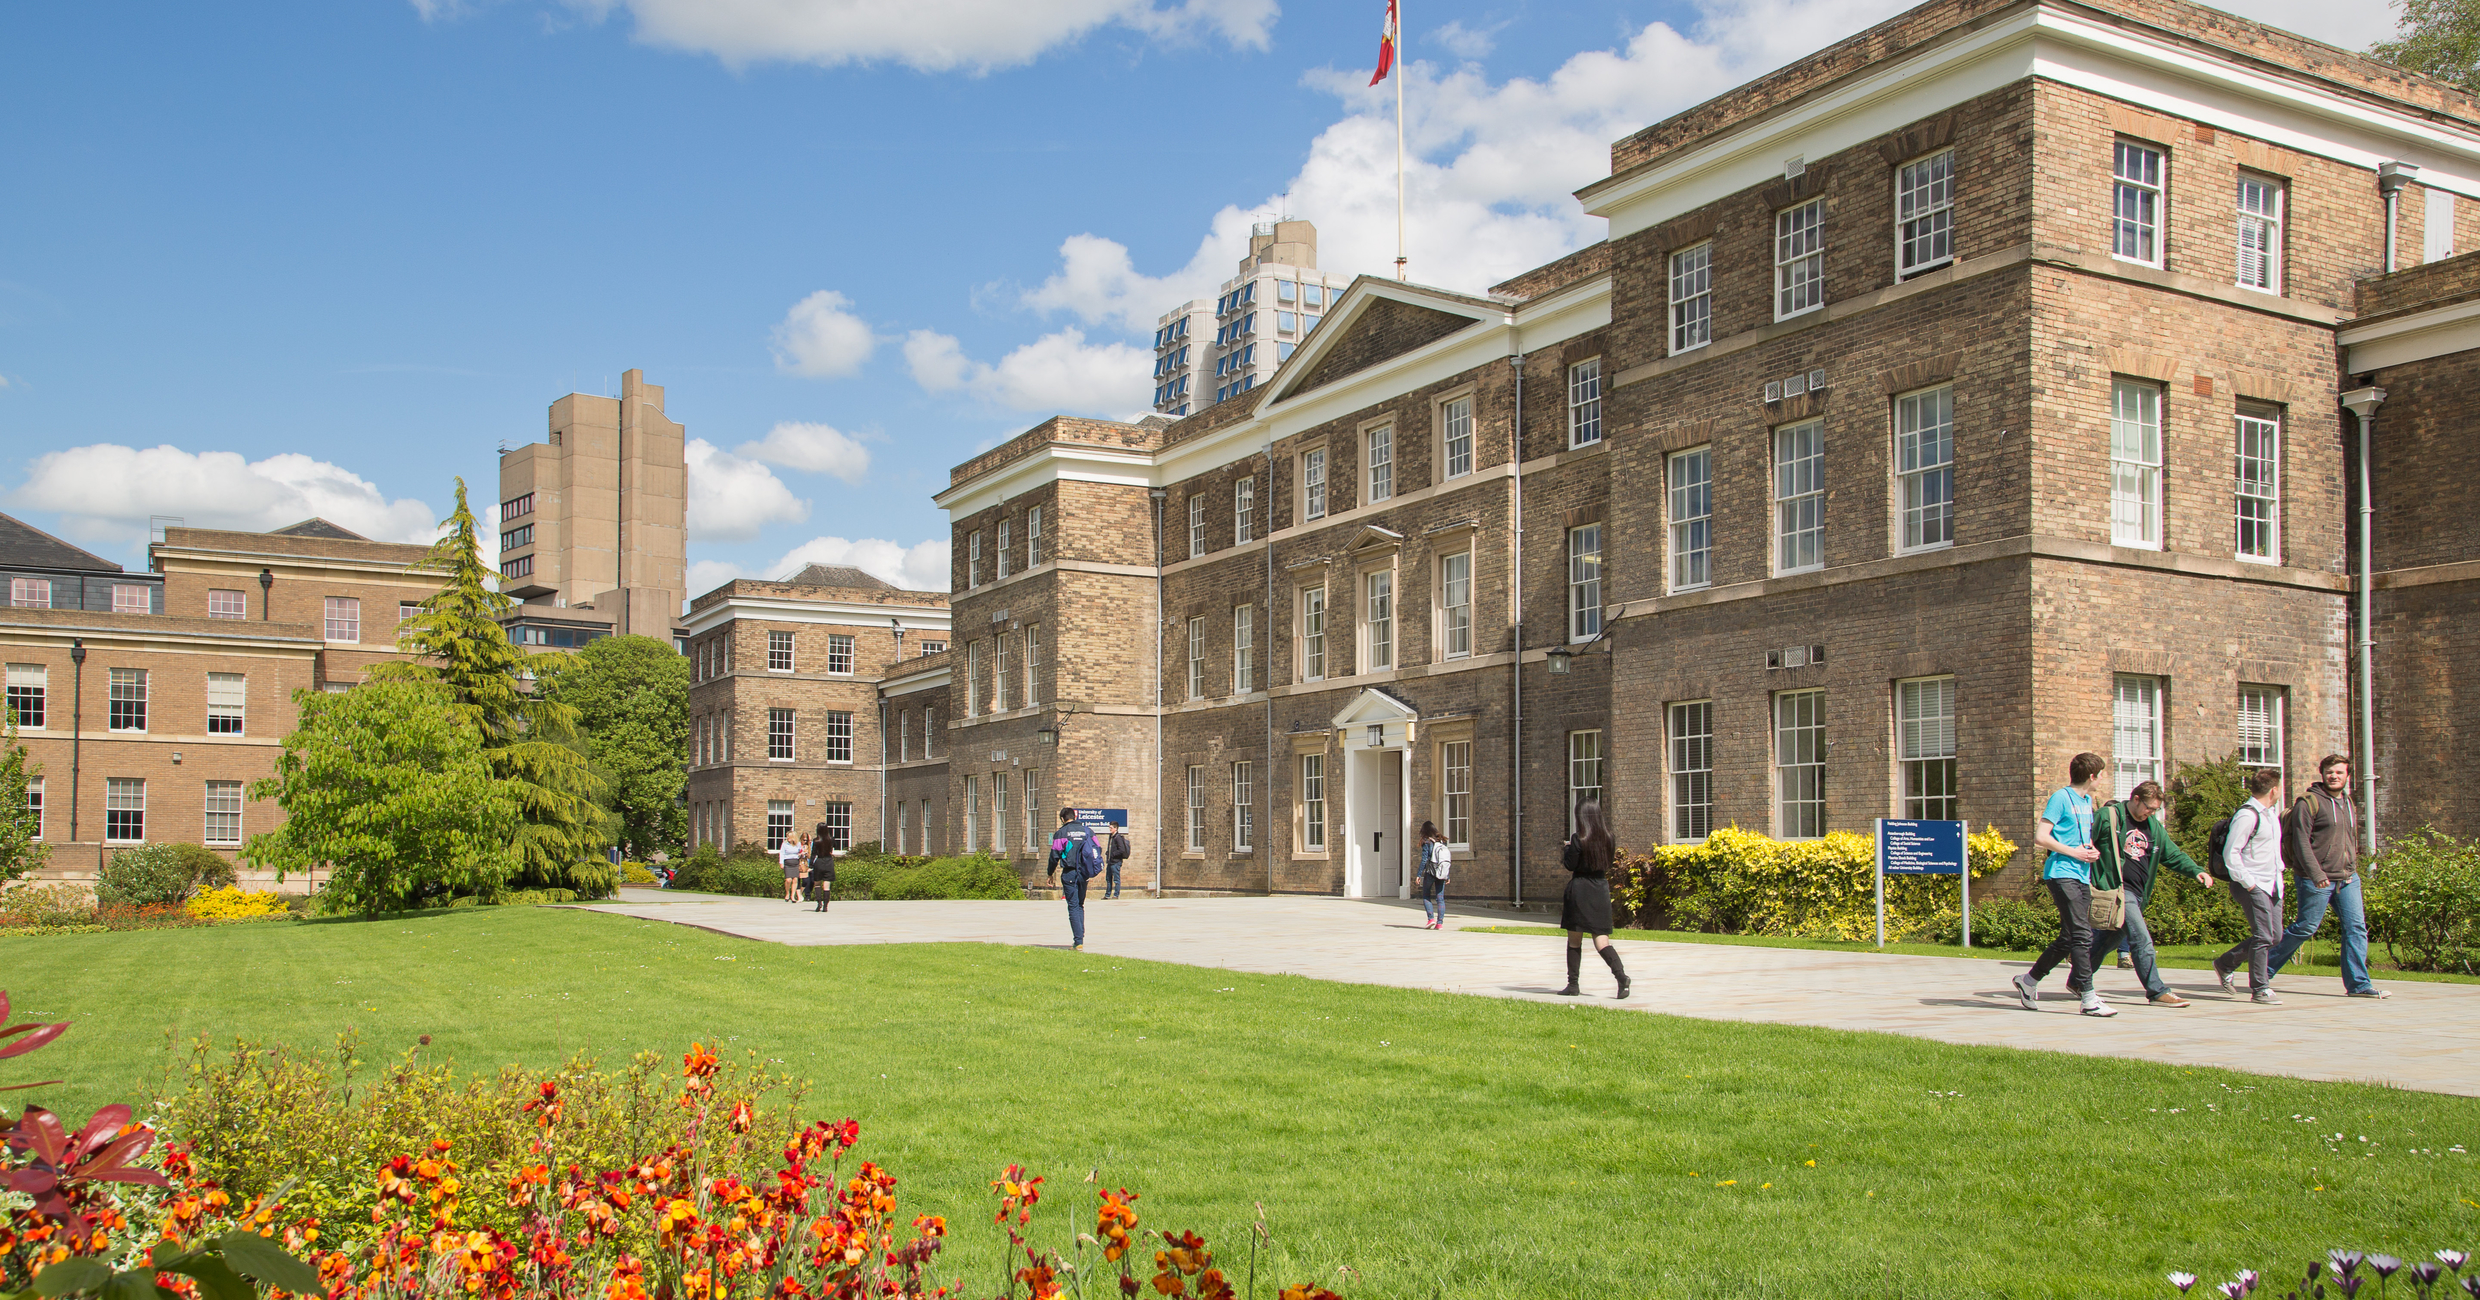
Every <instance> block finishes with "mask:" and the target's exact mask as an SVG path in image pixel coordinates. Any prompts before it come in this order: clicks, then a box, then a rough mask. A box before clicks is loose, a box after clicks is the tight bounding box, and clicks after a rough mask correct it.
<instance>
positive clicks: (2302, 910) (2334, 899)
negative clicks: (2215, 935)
mask: <svg viewBox="0 0 2480 1300" xmlns="http://www.w3.org/2000/svg"><path fill="white" fill-rule="evenodd" d="M2328 904H2331V905H2332V906H2333V908H2334V910H2335V911H2337V912H2339V913H2341V915H2342V987H2344V988H2346V989H2349V990H2350V991H2351V992H2353V993H2365V992H2367V991H2369V990H2370V989H2373V988H2375V987H2376V985H2374V984H2371V983H2369V982H2368V917H2367V915H2366V913H2364V912H2362V911H2361V910H2360V897H2359V877H2357V876H2353V877H2351V878H2350V879H2349V880H2345V881H2343V882H2342V883H2341V884H2338V885H2327V886H2325V887H2324V888H2322V889H2320V888H2318V887H2317V886H2315V885H2311V884H2307V883H2305V882H2302V883H2301V884H2300V886H2299V919H2298V920H2296V921H2293V922H2291V925H2290V928H2289V929H2287V930H2284V931H2283V932H2282V941H2281V942H2280V943H2277V944H2275V945H2274V946H2273V955H2272V956H2270V957H2268V958H2266V961H2265V965H2266V966H2267V967H2268V968H2269V969H2268V971H2267V973H2268V974H2271V975H2278V974H2281V973H2282V967H2283V966H2285V965H2286V964H2288V963H2289V962H2290V959H2291V958H2293V957H2296V956H2298V955H2299V945H2301V944H2303V943H2306V942H2307V941H2308V940H2309V939H2311V938H2314V937H2315V936H2316V928H2317V927H2318V926H2320V925H2323V924H2324V923H2325V908H2326V906H2327V905H2328Z"/></svg>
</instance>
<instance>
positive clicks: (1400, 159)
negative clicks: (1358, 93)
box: [1393, 0, 1404, 282]
mask: <svg viewBox="0 0 2480 1300" xmlns="http://www.w3.org/2000/svg"><path fill="white" fill-rule="evenodd" d="M1393 8H1394V10H1395V279H1396V280H1397V281H1398V282H1401V281H1402V280H1403V278H1404V9H1403V0H1395V4H1394V5H1393Z"/></svg>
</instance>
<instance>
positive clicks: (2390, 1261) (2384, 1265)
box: [2368, 1255, 2402, 1277]
mask: <svg viewBox="0 0 2480 1300" xmlns="http://www.w3.org/2000/svg"><path fill="white" fill-rule="evenodd" d="M2368 1267H2370V1268H2373V1269H2375V1270H2376V1271H2377V1276H2378V1277H2392V1276H2394V1274H2395V1273H2397V1272H2399V1271H2400V1270H2401V1269H2402V1261H2401V1260H2399V1259H2396V1258H2394V1257H2393V1256H2391V1255H2370V1256H2369V1257H2368Z"/></svg>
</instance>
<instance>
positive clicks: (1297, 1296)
mask: <svg viewBox="0 0 2480 1300" xmlns="http://www.w3.org/2000/svg"><path fill="white" fill-rule="evenodd" d="M1283 1300H1343V1297H1342V1296H1339V1295H1336V1294H1335V1293H1334V1292H1332V1291H1329V1290H1327V1289H1326V1288H1325V1287H1322V1286H1318V1285H1316V1284H1315V1283H1311V1282H1303V1283H1301V1284H1300V1285H1299V1286H1287V1287H1285V1288H1283Z"/></svg>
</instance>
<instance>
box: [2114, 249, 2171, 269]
mask: <svg viewBox="0 0 2480 1300" xmlns="http://www.w3.org/2000/svg"><path fill="white" fill-rule="evenodd" d="M2110 260H2111V261H2113V262H2124V263H2126V264H2127V265H2129V266H2149V267H2151V268H2153V269H2154V270H2156V271H2166V270H2169V269H2170V268H2168V267H2167V266H2164V265H2162V264H2161V263H2160V262H2147V261H2145V260H2144V259H2142V258H2140V257H2122V256H2120V255H2119V254H2117V253H2112V254H2110Z"/></svg>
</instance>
